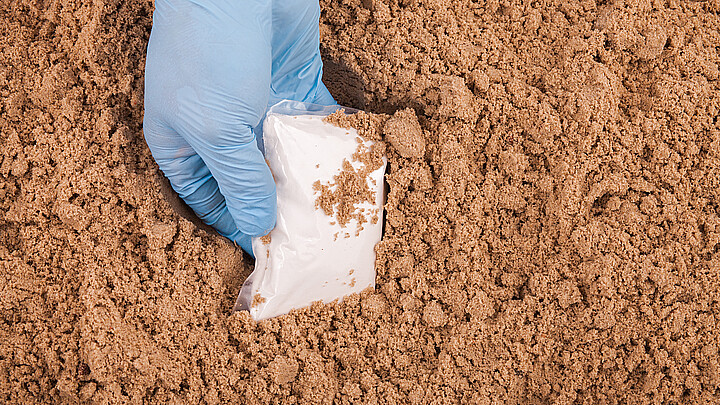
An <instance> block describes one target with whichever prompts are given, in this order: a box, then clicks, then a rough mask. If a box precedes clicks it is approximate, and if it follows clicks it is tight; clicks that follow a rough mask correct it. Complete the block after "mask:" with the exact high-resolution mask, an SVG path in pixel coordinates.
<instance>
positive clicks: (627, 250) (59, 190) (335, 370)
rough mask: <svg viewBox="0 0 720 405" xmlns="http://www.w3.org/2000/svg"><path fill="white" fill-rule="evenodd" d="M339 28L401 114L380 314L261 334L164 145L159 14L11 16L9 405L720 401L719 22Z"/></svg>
mask: <svg viewBox="0 0 720 405" xmlns="http://www.w3.org/2000/svg"><path fill="white" fill-rule="evenodd" d="M321 6H322V8H323V16H322V20H321V36H322V50H323V52H324V55H325V57H326V60H327V65H326V66H327V75H326V76H327V82H328V87H329V88H330V89H331V92H333V94H334V95H335V96H336V97H337V98H338V100H339V101H340V102H341V103H344V104H346V105H349V106H350V107H356V108H363V109H366V110H367V111H370V112H375V113H383V114H388V116H387V117H385V119H387V120H388V121H389V120H390V119H389V118H388V117H389V116H393V114H395V113H396V111H399V113H398V114H399V115H395V116H393V119H395V121H394V122H395V124H392V123H387V122H386V125H385V126H384V127H383V128H385V130H384V131H385V132H386V134H385V135H386V136H385V138H386V140H387V141H388V144H389V146H388V158H389V161H390V174H389V176H388V182H389V187H390V192H389V195H388V204H387V218H386V221H387V223H386V233H385V238H384V241H383V242H382V243H381V245H380V246H379V247H378V262H377V269H378V279H377V286H378V287H377V291H376V292H375V293H366V294H364V295H363V296H362V297H357V296H355V297H351V298H349V299H348V300H347V301H346V302H344V303H343V304H339V305H325V306H322V305H316V306H314V307H312V308H309V309H306V310H303V311H299V312H296V313H292V314H290V315H288V316H284V317H281V318H277V319H273V320H269V321H266V322H261V323H259V324H255V323H254V322H253V321H251V320H250V318H249V317H248V315H247V314H246V313H238V314H234V315H230V308H231V307H232V304H233V302H234V300H235V295H236V294H237V293H238V291H239V289H240V285H241V283H242V281H243V280H244V279H245V277H247V275H248V273H249V270H250V261H249V260H248V259H247V257H246V256H243V255H242V254H241V253H240V251H239V250H238V249H236V248H235V247H233V246H232V245H231V244H230V243H228V242H226V241H224V240H223V239H222V238H220V237H218V236H217V235H214V234H212V233H208V232H206V231H204V230H202V229H200V228H198V227H197V226H196V225H195V224H194V223H193V222H191V221H188V220H186V219H184V218H183V216H181V215H179V214H178V213H176V210H174V209H173V207H174V206H180V205H179V204H178V203H177V200H176V199H173V198H174V197H173V195H172V193H169V192H168V188H167V183H166V182H165V181H164V179H163V178H162V175H161V174H160V172H159V171H158V169H157V166H156V165H155V163H154V162H153V160H152V158H151V155H150V153H149V151H148V149H147V147H146V146H145V144H144V140H143V137H142V132H141V123H142V108H143V106H142V83H143V65H144V52H145V46H146V43H147V39H148V35H149V30H150V27H151V12H152V8H153V4H152V1H150V0H143V1H140V0H128V1H118V0H106V1H97V0H94V1H93V0H56V1H40V0H35V1H30V0H27V1H18V0H10V1H4V2H2V4H0V19H1V22H2V23H1V24H0V33H1V34H2V35H0V45H1V46H0V50H1V51H0V97H1V101H2V102H1V103H0V142H2V143H1V144H0V283H1V284H0V322H1V323H2V327H0V342H2V344H0V402H3V403H32V402H36V403H48V402H68V403H73V402H98V403H103V402H116V403H119V402H123V403H124V402H131V401H132V402H134V403H140V402H142V401H157V402H175V403H198V402H206V403H218V402H233V403H283V404H291V403H331V402H337V403H354V402H366V403H403V404H405V403H410V404H419V403H478V404H491V403H509V404H512V403H522V404H526V403H537V404H541V403H558V404H572V403H588V404H590V403H592V404H595V403H607V404H612V403H642V404H645V403H658V404H659V403H717V402H718V401H720V357H719V356H718V347H719V346H720V328H718V324H720V319H718V318H719V317H720V277H719V274H720V216H719V214H720V212H718V211H720V207H719V206H718V201H720V200H719V198H720V121H719V120H718V115H720V82H719V79H720V77H719V76H720V74H719V73H718V66H719V65H720V56H719V54H720V48H719V47H718V44H720V33H719V32H718V29H719V28H720V17H719V12H720V2H718V0H709V1H675V0H669V1H645V2H644V1H636V2H634V1H627V2H623V1H616V2H612V1H608V2H605V1H600V2H593V1H557V2H556V3H550V2H548V3H544V2H540V1H537V2H524V3H512V2H509V1H493V0H488V1H482V0H481V1H477V2H472V1H469V0H461V1H453V2H449V1H448V2H441V1H437V0H397V1H380V0H362V1H361V0H342V1H330V0H323V1H322V2H321ZM407 108H410V109H412V110H414V112H415V115H416V116H417V118H418V123H419V129H418V127H417V126H415V124H410V123H408V122H407V118H408V116H409V115H410V114H409V113H408V112H407V110H406V109H407ZM398 128H407V129H406V130H405V131H407V134H408V135H407V137H410V138H407V137H406V136H404V135H403V134H402V133H399V132H402V130H399V129H398ZM418 131H420V132H418ZM420 138H422V141H419V142H418V143H414V142H413V141H412V140H413V139H416V140H417V139H420ZM420 143H422V147H420ZM413 145H416V146H415V147H413Z"/></svg>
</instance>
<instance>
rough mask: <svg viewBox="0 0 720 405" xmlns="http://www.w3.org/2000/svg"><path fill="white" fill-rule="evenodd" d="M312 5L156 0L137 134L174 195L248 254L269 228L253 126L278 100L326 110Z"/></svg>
mask: <svg viewBox="0 0 720 405" xmlns="http://www.w3.org/2000/svg"><path fill="white" fill-rule="evenodd" d="M319 14H320V8H319V5H318V1H317V0H307V1H305V0H282V1H281V0H278V1H271V0H266V1H259V0H243V1H238V0H157V1H156V2H155V13H154V15H153V28H152V32H151V35H150V42H149V44H148V52H147V62H146V66H145V118H144V133H145V140H146V141H147V144H148V146H149V147H150V151H151V152H152V154H153V157H154V158H155V161H156V162H157V163H158V165H159V166H160V169H161V170H162V171H163V172H164V173H165V175H166V176H167V178H168V179H169V180H170V183H171V184H172V186H173V188H174V189H175V191H176V192H177V193H178V194H179V195H180V197H182V199H183V200H185V202H186V203H187V204H188V205H189V206H190V207H191V208H192V209H193V210H194V211H195V213H196V214H197V215H198V216H199V217H200V219H202V220H203V221H204V222H205V223H207V224H208V225H211V226H213V227H214V228H215V229H217V230H218V232H219V233H220V234H221V235H223V236H225V237H227V238H230V239H231V240H233V241H235V242H236V243H237V244H239V245H240V246H241V247H242V248H243V249H245V250H246V251H247V252H249V253H250V254H252V245H251V239H250V238H251V237H254V236H262V235H265V234H267V233H268V232H269V231H270V230H272V228H273V227H274V226H275V217H276V213H277V202H276V195H275V184H274V182H273V178H272V175H271V174H270V170H269V169H268V167H267V165H266V163H265V160H264V158H263V155H262V153H261V152H260V150H259V149H258V146H257V145H258V143H257V142H256V141H258V140H257V139H256V137H258V136H261V134H258V133H256V132H255V131H256V128H257V127H258V125H259V124H260V122H261V120H262V119H263V117H264V115H265V111H266V109H267V107H268V106H269V104H274V103H275V102H277V101H279V100H282V99H286V98H287V99H292V100H297V101H305V102H312V103H316V104H325V105H331V104H334V103H335V101H334V100H333V98H332V96H331V95H330V93H329V92H328V91H327V89H326V88H325V86H324V85H323V83H322V81H321V78H322V60H321V59H320V52H319V33H318V18H319Z"/></svg>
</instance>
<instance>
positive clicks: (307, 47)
mask: <svg viewBox="0 0 720 405" xmlns="http://www.w3.org/2000/svg"><path fill="white" fill-rule="evenodd" d="M272 18H273V33H272V81H271V85H270V102H271V103H272V104H274V103H275V102H277V101H280V100H284V99H289V100H296V101H303V102H310V103H316V104H323V105H333V104H335V100H334V99H333V98H332V96H331V95H330V92H328V91H327V88H325V85H324V84H323V83H322V69H323V63H322V58H321V57H320V31H319V18H320V5H319V4H318V1H317V0H311V1H307V0H285V1H282V2H276V3H275V4H273V12H272Z"/></svg>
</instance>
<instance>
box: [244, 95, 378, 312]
mask: <svg viewBox="0 0 720 405" xmlns="http://www.w3.org/2000/svg"><path fill="white" fill-rule="evenodd" d="M339 108H340V107H337V106H335V107H322V106H317V105H312V104H306V103H300V102H293V101H282V102H280V103H278V104H276V105H275V106H273V107H272V108H271V109H270V110H269V111H268V114H267V118H266V119H265V121H264V124H263V138H264V139H263V142H264V146H265V156H266V159H267V161H268V165H269V166H270V170H271V172H272V173H273V176H274V178H275V183H276V185H277V202H278V204H277V205H278V213H277V224H276V226H275V229H273V231H272V232H270V234H269V235H268V236H266V237H263V238H255V239H254V240H253V253H254V254H255V260H256V261H255V270H254V271H253V273H252V274H251V275H250V277H248V279H247V280H246V281H245V284H244V285H243V287H242V289H241V291H240V294H239V296H238V299H237V301H236V303H235V309H236V310H247V311H249V312H250V315H251V316H252V317H253V318H254V319H255V320H261V319H266V318H272V317H274V316H278V315H282V314H285V313H287V312H289V311H290V310H291V309H295V308H302V307H306V306H308V305H310V304H311V303H313V302H315V301H322V302H331V301H333V300H336V299H341V298H342V297H344V296H346V295H348V294H351V293H355V292H360V291H362V290H364V289H366V288H368V287H374V286H375V251H374V248H375V245H376V244H377V243H378V242H379V241H380V238H381V237H382V215H383V202H384V174H385V166H386V160H385V158H384V157H382V159H376V162H375V163H374V164H373V163H371V162H369V161H368V159H366V158H364V157H366V156H369V153H368V151H369V150H371V148H372V147H373V142H372V141H370V140H365V139H362V138H360V137H359V136H358V133H357V131H356V130H354V129H351V128H350V129H347V128H340V127H337V126H334V125H333V124H330V123H327V122H324V118H325V117H327V116H328V115H330V114H331V113H333V112H335V111H337V110H338V109H339ZM343 193H345V194H343ZM349 193H352V195H353V196H354V197H353V199H354V200H352V199H346V200H352V201H343V200H344V199H345V198H344V196H345V195H349Z"/></svg>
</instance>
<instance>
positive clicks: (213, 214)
mask: <svg viewBox="0 0 720 405" xmlns="http://www.w3.org/2000/svg"><path fill="white" fill-rule="evenodd" d="M144 132H145V139H146V142H147V144H148V146H149V147H150V151H151V152H152V154H153V157H154V158H155V161H156V162H157V163H158V166H160V170H162V171H163V173H164V174H165V176H166V177H167V178H168V180H169V181H170V184H171V185H172V187H173V189H174V190H175V192H177V193H178V195H179V196H180V198H182V199H183V200H184V201H185V203H186V204H187V205H188V206H189V207H190V208H192V210H193V211H194V212H195V214H197V216H198V217H199V218H200V219H201V220H202V221H203V222H204V223H206V224H208V225H210V226H212V227H213V228H215V229H216V230H217V231H218V233H220V235H222V236H224V237H226V238H228V239H230V240H232V241H234V242H235V243H237V244H238V245H239V246H240V247H242V248H243V249H244V250H245V251H246V252H248V253H250V254H251V255H252V244H251V239H250V237H249V236H248V235H245V234H243V233H242V232H240V231H239V230H238V229H237V227H236V226H235V221H234V220H233V218H232V215H230V212H229V211H228V209H227V204H226V202H225V197H223V195H222V194H221V193H220V189H219V188H218V185H217V182H216V180H215V178H214V177H213V176H212V173H211V172H210V169H209V168H208V167H207V165H205V162H204V161H203V160H202V158H200V156H199V155H198V154H197V153H195V150H194V149H193V148H192V147H191V146H190V145H189V144H188V143H187V142H186V141H185V140H184V139H183V138H182V137H180V136H179V135H178V134H176V133H175V132H174V131H172V130H171V129H168V128H162V127H161V126H160V125H157V124H153V123H152V120H148V119H146V120H145V123H144Z"/></svg>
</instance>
